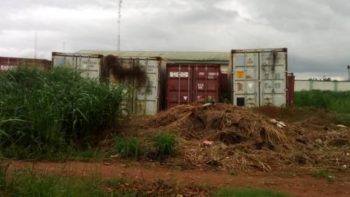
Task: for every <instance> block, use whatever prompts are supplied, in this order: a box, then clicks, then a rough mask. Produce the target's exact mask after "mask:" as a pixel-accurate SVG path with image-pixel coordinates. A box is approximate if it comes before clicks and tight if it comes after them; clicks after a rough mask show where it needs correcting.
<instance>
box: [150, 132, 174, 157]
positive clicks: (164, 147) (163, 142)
mask: <svg viewBox="0 0 350 197" xmlns="http://www.w3.org/2000/svg"><path fill="white" fill-rule="evenodd" d="M177 144H178V141H177V139H176V137H175V136H174V135H172V134H170V133H164V132H162V133H159V134H158V135H157V136H156V137H155V138H154V147H155V149H156V152H157V156H158V158H160V159H164V158H166V157H168V156H171V155H174V154H175V153H176V146H177Z"/></svg>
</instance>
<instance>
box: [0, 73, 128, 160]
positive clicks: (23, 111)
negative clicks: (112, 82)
mask: <svg viewBox="0 0 350 197" xmlns="http://www.w3.org/2000/svg"><path fill="white" fill-rule="evenodd" d="M121 100H122V90H121V89H119V88H111V87H110V86H109V85H108V84H103V83H98V82H97V81H93V80H89V79H85V78H83V77H81V76H80V74H79V73H77V72H75V71H73V70H69V69H63V68H59V69H54V70H52V71H49V72H45V71H39V70H35V69H28V68H21V69H18V70H13V71H9V72H6V73H2V74H0V153H2V154H3V155H4V156H6V157H10V158H18V159H24V158H30V159H41V158H45V159H49V158H55V157H56V156H57V155H58V154H61V153H64V152H67V151H69V150H70V149H72V147H73V148H86V147H89V146H90V144H93V143H94V139H96V136H98V135H101V133H100V131H101V130H103V129H105V128H106V127H108V126H109V125H111V124H112V123H114V122H115V120H116V118H117V117H118V115H119V112H120V111H119V109H120V103H121Z"/></svg>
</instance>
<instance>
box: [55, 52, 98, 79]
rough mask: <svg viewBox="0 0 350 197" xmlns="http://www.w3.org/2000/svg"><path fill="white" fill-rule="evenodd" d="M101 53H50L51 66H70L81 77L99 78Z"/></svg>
mask: <svg viewBox="0 0 350 197" xmlns="http://www.w3.org/2000/svg"><path fill="white" fill-rule="evenodd" d="M102 57H103V56H102V55H97V54H78V53H58V52H53V53H52V65H53V67H67V68H72V69H74V70H76V71H78V72H80V73H81V76H82V77H86V78H89V79H94V80H100V75H101V64H102Z"/></svg>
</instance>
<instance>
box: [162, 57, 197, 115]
mask: <svg viewBox="0 0 350 197" xmlns="http://www.w3.org/2000/svg"><path fill="white" fill-rule="evenodd" d="M167 69H168V71H167V77H168V80H167V82H168V83H167V108H171V107H173V106H175V105H178V104H188V103H191V102H192V101H193V99H192V81H191V80H192V69H191V66H190V65H182V64H168V66H167Z"/></svg>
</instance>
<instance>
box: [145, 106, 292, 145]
mask: <svg viewBox="0 0 350 197" xmlns="http://www.w3.org/2000/svg"><path fill="white" fill-rule="evenodd" d="M282 124H283V126H285V124H284V123H281V122H277V126H276V122H271V121H270V119H269V118H266V117H264V116H262V115H259V114H256V113H254V112H252V111H250V110H247V109H243V108H240V107H235V106H233V105H229V104H213V105H199V104H198V105H179V106H176V107H174V108H171V109H170V110H168V111H165V112H162V113H159V114H158V115H156V116H155V117H154V118H153V119H152V120H151V121H150V125H151V126H153V127H166V128H167V129H170V130H173V131H176V132H177V133H178V134H180V136H182V137H183V138H185V139H187V140H191V139H197V140H207V141H220V142H222V143H224V144H225V145H235V144H246V145H250V146H252V147H254V148H256V149H262V148H264V147H265V148H268V149H271V150H273V149H275V148H289V144H290V142H289V141H288V138H287V136H286V135H285V132H284V131H283V129H282V128H283V126H281V125H282Z"/></svg>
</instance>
